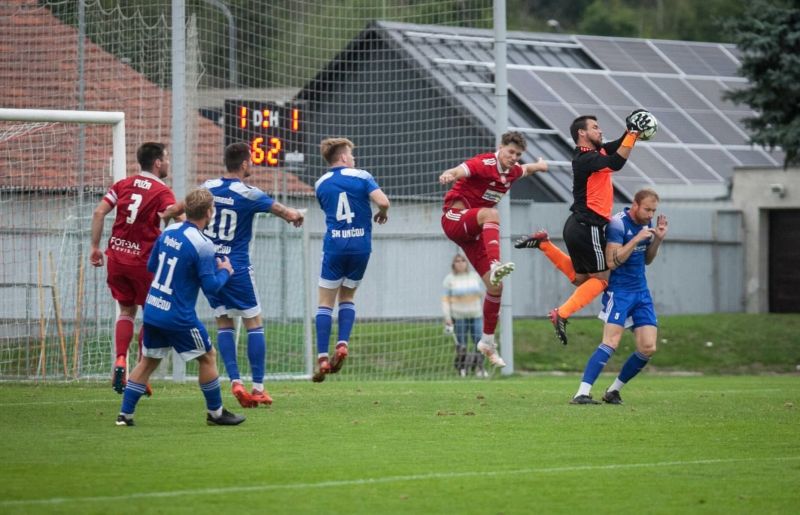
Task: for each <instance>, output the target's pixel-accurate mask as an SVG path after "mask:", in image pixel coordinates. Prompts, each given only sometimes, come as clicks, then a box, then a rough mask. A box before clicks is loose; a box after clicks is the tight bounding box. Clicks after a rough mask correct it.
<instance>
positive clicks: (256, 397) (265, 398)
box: [250, 388, 272, 405]
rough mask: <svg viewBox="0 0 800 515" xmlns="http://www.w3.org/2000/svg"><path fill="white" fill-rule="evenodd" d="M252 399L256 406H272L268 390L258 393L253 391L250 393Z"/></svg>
mask: <svg viewBox="0 0 800 515" xmlns="http://www.w3.org/2000/svg"><path fill="white" fill-rule="evenodd" d="M250 398H252V399H253V402H255V403H256V404H267V405H270V404H272V397H270V395H269V392H267V391H266V390H263V391H258V390H256V389H255V388H253V391H252V392H251V393H250Z"/></svg>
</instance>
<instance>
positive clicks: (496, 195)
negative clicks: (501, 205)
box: [482, 190, 505, 204]
mask: <svg viewBox="0 0 800 515" xmlns="http://www.w3.org/2000/svg"><path fill="white" fill-rule="evenodd" d="M504 194H505V192H503V191H495V190H486V191H484V192H483V197H482V198H483V200H488V201H489V202H494V203H495V204H497V203H498V202H500V200H502V198H503V195H504Z"/></svg>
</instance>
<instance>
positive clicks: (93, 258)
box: [89, 200, 114, 266]
mask: <svg viewBox="0 0 800 515" xmlns="http://www.w3.org/2000/svg"><path fill="white" fill-rule="evenodd" d="M112 209H114V208H113V207H111V205H110V204H109V203H108V202H106V201H105V200H100V203H99V204H97V207H96V208H94V213H93V214H92V246H91V250H90V252H89V262H90V263H91V264H92V266H103V251H101V250H100V236H102V235H103V222H104V221H105V218H106V215H107V214H108V213H110V212H111V210H112Z"/></svg>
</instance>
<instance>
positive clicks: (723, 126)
mask: <svg viewBox="0 0 800 515" xmlns="http://www.w3.org/2000/svg"><path fill="white" fill-rule="evenodd" d="M689 115H690V116H691V117H692V118H693V119H694V121H696V122H697V123H699V124H700V125H701V126H702V127H703V128H704V129H705V130H707V131H708V132H709V133H711V136H713V137H714V139H716V140H717V141H718V142H720V143H722V144H724V145H743V144H746V143H747V138H746V137H745V135H744V134H742V132H741V130H740V129H738V128H737V127H736V126H735V124H734V123H733V122H731V121H729V120H727V119H725V118H723V117H721V116H720V115H718V114H717V113H715V112H713V111H692V112H690V113H689Z"/></svg>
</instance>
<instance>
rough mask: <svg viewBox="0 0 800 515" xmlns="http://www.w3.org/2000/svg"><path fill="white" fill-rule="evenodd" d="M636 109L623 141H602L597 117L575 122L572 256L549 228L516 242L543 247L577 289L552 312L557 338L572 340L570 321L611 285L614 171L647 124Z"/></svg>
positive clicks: (567, 234) (569, 228)
mask: <svg viewBox="0 0 800 515" xmlns="http://www.w3.org/2000/svg"><path fill="white" fill-rule="evenodd" d="M637 112H638V110H637V111H634V112H633V113H631V114H630V115H629V116H628V118H627V119H626V125H627V127H628V129H627V130H626V131H625V133H624V134H623V135H622V137H620V138H619V139H616V140H614V141H611V142H609V143H603V131H602V130H600V126H599V125H598V124H597V118H596V117H595V116H592V115H583V116H579V117H578V118H576V119H575V120H574V121H573V122H572V125H570V128H569V132H570V135H571V136H572V140H573V141H574V142H575V145H576V146H575V150H574V151H573V154H572V181H573V182H572V195H573V197H574V202H573V203H572V206H571V207H570V211H572V214H571V215H570V216H569V218H567V221H566V222H565V223H564V242H565V243H566V244H567V251H568V252H569V255H567V254H565V253H564V252H563V251H561V249H559V248H558V247H556V246H555V245H553V243H552V242H550V239H549V236H548V234H547V231H538V232H536V233H534V234H532V235H531V236H529V237H523V238H521V239H519V240H517V242H516V243H515V244H514V246H515V247H516V248H518V249H520V248H538V249H539V250H541V251H542V252H544V254H545V255H546V256H547V258H548V259H550V261H551V262H552V263H553V265H555V267H556V268H558V269H559V270H560V271H561V272H562V273H563V274H564V275H566V276H567V278H568V279H569V280H570V282H571V283H572V284H574V285H576V286H577V288H576V289H575V292H574V293H573V294H572V295H571V296H570V297H569V299H567V300H566V302H564V303H563V304H562V305H561V306H559V307H557V308H555V309H553V310H552V311H550V321H551V322H552V323H553V326H554V327H555V330H556V336H557V337H558V339H559V340H560V341H561V343H563V344H564V345H566V344H567V319H568V318H569V317H570V316H571V315H572V314H573V313H575V312H577V311H579V310H580V309H581V308H583V307H584V306H586V305H587V304H589V303H590V302H592V300H594V298H595V297H597V296H598V295H600V293H601V292H602V291H603V290H605V289H606V286H607V285H608V274H609V271H608V266H607V265H606V260H605V254H604V252H605V246H606V239H605V226H606V224H607V223H608V221H609V219H610V218H611V208H612V204H613V202H614V186H613V184H612V182H611V175H612V174H613V173H614V172H616V171H618V170H620V169H622V167H623V166H625V163H626V162H627V160H628V157H629V156H630V154H631V150H633V145H634V144H635V143H636V139H637V138H638V134H639V131H640V130H642V129H643V128H644V124H646V123H648V122H647V120H646V119H645V120H643V121H642V124H643V126H642V127H637V126H635V125H634V124H633V123H632V122H631V117H632V116H633V115H634V114H635V113H637Z"/></svg>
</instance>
